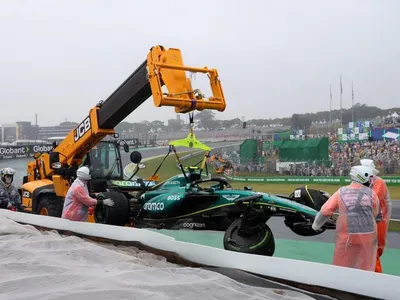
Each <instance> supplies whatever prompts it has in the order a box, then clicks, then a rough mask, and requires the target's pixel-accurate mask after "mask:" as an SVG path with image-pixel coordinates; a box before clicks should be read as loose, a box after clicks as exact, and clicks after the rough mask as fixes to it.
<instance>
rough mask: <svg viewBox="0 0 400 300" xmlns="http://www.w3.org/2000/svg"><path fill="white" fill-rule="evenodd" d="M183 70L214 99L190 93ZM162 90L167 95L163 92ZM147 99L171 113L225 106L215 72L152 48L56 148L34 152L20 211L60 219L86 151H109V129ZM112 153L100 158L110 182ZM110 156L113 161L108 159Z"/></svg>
mask: <svg viewBox="0 0 400 300" xmlns="http://www.w3.org/2000/svg"><path fill="white" fill-rule="evenodd" d="M186 71H187V72H193V73H197V72H199V73H205V74H207V75H208V77H209V79H210V85H211V91H212V94H213V95H212V96H211V97H210V98H208V99H207V98H205V96H204V95H202V94H201V92H200V91H199V90H197V89H193V88H192V84H191V80H190V79H189V78H187V77H186V73H185V72H186ZM163 86H165V87H166V88H167V90H168V93H164V92H163V90H162V87H163ZM151 96H153V101H154V105H155V106H156V107H161V106H173V107H175V112H176V113H189V112H192V111H195V110H199V111H201V110H204V109H211V110H217V111H220V112H223V111H224V110H225V107H226V103H225V98H224V94H223V91H222V87H221V83H220V80H219V75H218V72H217V70H216V69H208V68H207V67H204V68H195V67H188V66H184V65H183V60H182V55H181V52H180V50H179V49H174V48H170V49H168V50H166V49H165V48H164V47H163V46H155V47H152V48H151V49H150V52H149V53H148V55H147V59H146V60H145V61H144V62H143V63H142V64H141V65H140V66H139V67H138V68H137V69H136V70H135V71H134V72H133V73H132V74H131V75H130V76H129V77H128V79H126V80H125V82H123V83H122V84H121V85H120V86H119V87H118V88H117V89H116V90H115V91H114V92H113V93H112V94H111V95H110V96H109V97H108V98H107V99H106V100H105V101H100V102H99V103H98V104H97V105H96V106H95V107H93V108H92V109H91V110H90V111H89V114H88V116H87V117H86V118H85V119H84V120H83V121H82V122H81V123H80V124H79V125H78V126H77V127H76V128H75V129H73V130H72V131H71V132H70V133H69V134H68V135H67V136H66V138H65V139H64V140H63V141H62V142H61V143H60V144H59V145H54V149H53V150H52V151H50V152H48V153H35V155H34V161H31V162H29V163H28V166H27V175H26V176H24V178H23V185H22V189H21V194H22V207H23V211H25V212H30V213H36V214H42V215H49V216H54V217H60V216H61V213H62V208H63V201H64V198H65V196H66V194H67V191H68V189H69V187H70V185H71V183H72V182H73V180H74V179H75V176H76V170H77V168H78V167H79V166H80V165H81V164H82V162H83V161H84V160H85V159H88V154H89V152H91V150H92V149H95V148H97V147H100V146H103V148H104V147H111V146H109V145H113V144H112V143H108V144H107V143H105V144H103V145H102V143H104V141H102V140H103V139H104V138H105V137H106V136H108V135H111V136H114V137H117V134H116V133H115V131H114V128H115V127H116V126H117V125H118V124H119V123H120V122H121V121H123V120H124V119H125V118H126V117H127V116H128V115H129V114H130V113H132V112H133V111H135V110H136V109H137V108H138V107H139V106H140V105H141V104H142V103H143V102H144V101H146V100H147V99H148V98H150V97H151ZM116 148H118V147H116ZM113 151H114V150H112V151H107V152H101V153H100V154H99V155H100V156H101V155H102V153H105V156H104V155H103V160H102V161H103V164H104V162H107V161H113V162H111V163H110V165H111V166H110V165H108V166H103V171H104V168H105V169H107V168H109V172H108V175H110V174H111V175H110V176H108V175H107V176H106V177H107V178H108V179H109V178H112V173H113V172H114V169H115V165H117V166H118V168H117V173H118V171H120V170H119V169H120V164H119V165H118V164H116V162H117V161H118V160H119V162H121V158H120V154H119V148H118V151H114V152H113ZM125 151H126V149H125ZM127 151H128V152H129V148H128V150H127ZM112 152H113V153H114V154H113V155H114V160H113V159H112V158H110V155H111V154H112ZM131 160H132V155H131ZM133 160H134V158H133ZM106 164H107V163H106ZM121 173H122V172H121ZM117 177H118V176H117ZM103 183H104V181H103V182H100V184H98V185H97V186H98V187H99V188H98V189H101V186H103V188H104V184H103ZM95 192H96V191H95Z"/></svg>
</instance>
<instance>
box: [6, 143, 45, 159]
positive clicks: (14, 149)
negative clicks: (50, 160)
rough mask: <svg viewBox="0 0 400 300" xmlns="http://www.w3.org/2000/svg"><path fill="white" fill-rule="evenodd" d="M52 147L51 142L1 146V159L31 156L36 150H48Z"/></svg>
mask: <svg viewBox="0 0 400 300" xmlns="http://www.w3.org/2000/svg"><path fill="white" fill-rule="evenodd" d="M52 147H53V145H51V144H47V145H46V144H40V145H21V146H0V159H12V158H23V157H31V156H33V154H34V153H35V152H47V151H50V150H51V149H52Z"/></svg>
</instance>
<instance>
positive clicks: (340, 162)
mask: <svg viewBox="0 0 400 300" xmlns="http://www.w3.org/2000/svg"><path fill="white" fill-rule="evenodd" d="M399 148H400V142H399V141H388V140H387V141H357V142H348V143H339V142H337V141H336V140H335V139H331V143H330V145H329V160H330V161H331V162H332V163H331V164H330V165H329V164H328V162H320V161H310V162H307V163H293V164H290V165H289V166H288V167H287V168H286V170H285V171H284V173H285V174H287V175H293V176H347V175H348V174H349V171H350V168H351V166H352V165H353V164H356V163H357V162H358V161H359V160H360V159H362V158H370V159H373V160H374V161H375V162H376V165H377V166H378V168H379V169H380V170H381V172H382V173H383V174H385V175H390V174H395V173H396V172H397V171H398V170H399V167H400V151H399ZM260 156H261V157H262V158H261V159H260V157H259V159H258V160H257V161H252V162H240V160H239V150H238V149H237V148H230V149H229V150H228V149H226V150H225V151H224V153H223V157H224V158H225V159H228V160H230V161H231V163H232V168H233V172H249V173H251V172H257V173H265V174H273V173H277V172H279V170H277V168H276V162H277V161H278V159H279V152H278V150H277V149H275V150H267V151H263V152H262V153H261V155H260Z"/></svg>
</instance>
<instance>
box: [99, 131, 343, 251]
mask: <svg viewBox="0 0 400 300" xmlns="http://www.w3.org/2000/svg"><path fill="white" fill-rule="evenodd" d="M182 146H186V147H188V148H192V149H193V148H195V149H199V150H203V151H205V155H204V158H203V159H202V160H201V161H200V162H199V163H198V164H200V166H191V167H188V168H185V167H183V165H182V163H181V160H180V158H179V156H178V154H177V153H176V150H175V149H176V147H182ZM171 152H174V153H175V155H176V159H177V166H178V167H179V168H180V169H181V171H182V174H179V175H176V176H173V177H171V178H169V179H167V180H165V181H162V182H156V181H155V177H156V176H155V175H156V173H157V171H158V170H159V169H160V167H161V165H162V163H163V162H164V161H165V158H166V157H167V156H168V155H169V154H170V153H171ZM210 152H211V148H210V147H208V146H206V145H204V144H203V143H201V142H199V141H198V140H197V139H196V137H195V136H194V134H193V133H191V134H189V136H188V137H187V138H186V139H182V140H178V141H174V142H172V143H171V144H170V147H169V151H168V153H167V155H166V156H165V158H164V160H163V162H162V163H161V164H160V166H159V167H158V168H157V170H156V172H155V173H154V175H153V176H152V177H151V178H150V179H148V180H143V179H140V178H137V179H136V180H134V181H132V178H133V177H134V176H135V175H136V174H137V173H138V172H139V170H140V169H141V168H143V167H145V165H144V164H143V163H141V154H140V153H139V152H137V151H134V152H132V153H131V156H130V157H131V161H132V163H133V164H134V165H136V166H137V167H136V170H135V172H133V173H132V175H131V176H130V178H129V179H128V181H130V182H132V183H134V184H130V185H126V186H120V187H118V188H114V190H112V191H108V192H103V193H100V194H99V195H98V197H101V198H109V197H111V198H113V200H114V202H115V204H114V206H113V207H101V206H99V207H96V210H95V221H96V222H97V223H104V224H110V225H117V226H126V225H127V224H130V226H134V227H137V228H158V229H171V230H180V229H187V230H213V231H225V236H224V247H225V249H227V250H231V251H238V252H244V253H252V254H259V255H267V256H272V255H273V254H274V251H275V241H274V235H273V233H272V231H271V229H270V227H269V226H268V224H267V222H268V220H269V219H270V218H271V217H282V218H283V219H284V224H285V225H286V226H287V227H289V228H290V229H291V230H292V231H293V232H294V233H296V234H298V235H301V236H313V235H318V234H321V233H322V232H324V231H325V230H326V229H335V223H334V222H333V221H331V222H328V223H326V224H325V225H324V227H323V228H321V229H320V230H319V231H318V232H316V231H314V230H313V229H312V228H311V225H312V223H313V220H314V218H315V216H316V215H317V213H318V211H319V209H320V208H321V206H322V205H323V204H324V203H325V202H326V200H327V199H328V198H329V195H328V194H327V193H325V192H323V191H320V190H314V189H309V188H308V187H307V186H303V187H300V188H298V189H296V190H294V191H293V193H292V194H291V195H289V196H283V195H274V194H269V193H260V192H257V191H253V190H252V189H251V188H250V187H244V188H243V189H234V188H232V186H231V185H230V183H229V182H228V181H227V179H226V178H224V177H212V176H211V175H210V174H208V170H207V163H206V161H207V158H208V157H209V155H210ZM133 191H135V193H134V194H135V195H132V194H133Z"/></svg>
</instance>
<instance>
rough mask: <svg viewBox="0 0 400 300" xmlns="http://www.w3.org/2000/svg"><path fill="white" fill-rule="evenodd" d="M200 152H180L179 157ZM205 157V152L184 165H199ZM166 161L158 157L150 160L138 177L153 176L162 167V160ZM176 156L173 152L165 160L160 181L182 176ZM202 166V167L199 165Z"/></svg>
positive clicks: (160, 173)
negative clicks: (177, 165)
mask: <svg viewBox="0 0 400 300" xmlns="http://www.w3.org/2000/svg"><path fill="white" fill-rule="evenodd" d="M197 151H198V150H194V151H185V152H179V153H178V156H179V157H180V158H181V157H183V156H185V155H188V154H190V153H195V152H197ZM203 157H204V152H202V153H200V154H196V155H194V156H193V157H191V158H189V159H187V160H184V161H182V164H183V166H184V167H188V166H191V165H195V164H197V163H198V162H199V161H200V160H201V159H202V158H203ZM163 159H164V157H158V158H155V159H152V160H148V161H146V162H145V163H146V168H145V169H142V170H140V171H139V173H138V176H140V177H142V178H147V177H150V176H152V175H153V173H154V172H155V170H156V169H157V168H158V166H159V165H160V163H161V162H162V160H163ZM176 163H177V161H176V156H175V154H174V153H173V152H172V153H170V154H169V156H168V157H167V158H166V159H165V161H164V163H163V165H162V166H161V168H160V169H159V170H158V172H157V175H159V176H160V180H165V179H167V178H169V177H171V176H174V175H177V174H181V173H182V172H181V171H180V170H179V169H178V168H177V167H176ZM199 166H200V165H199Z"/></svg>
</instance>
